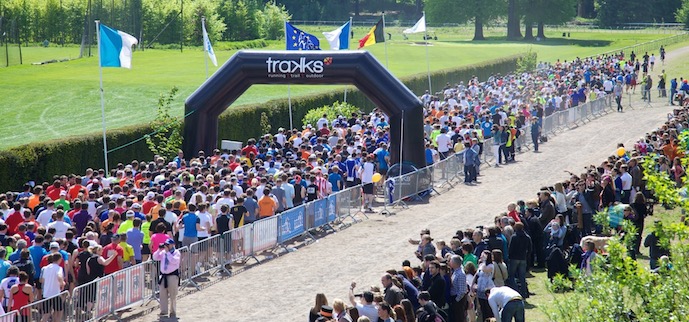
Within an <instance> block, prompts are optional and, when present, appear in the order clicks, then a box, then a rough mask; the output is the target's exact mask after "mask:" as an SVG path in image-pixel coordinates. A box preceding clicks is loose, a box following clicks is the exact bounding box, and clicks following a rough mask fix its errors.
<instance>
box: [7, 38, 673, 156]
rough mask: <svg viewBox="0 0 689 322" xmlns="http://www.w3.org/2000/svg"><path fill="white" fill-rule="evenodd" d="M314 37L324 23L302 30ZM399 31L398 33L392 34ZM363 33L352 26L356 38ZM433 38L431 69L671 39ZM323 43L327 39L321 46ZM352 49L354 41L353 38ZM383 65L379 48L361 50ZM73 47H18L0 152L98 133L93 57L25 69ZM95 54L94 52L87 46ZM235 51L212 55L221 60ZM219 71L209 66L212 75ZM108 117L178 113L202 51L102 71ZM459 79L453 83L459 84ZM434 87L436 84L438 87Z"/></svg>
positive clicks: (411, 61)
mask: <svg viewBox="0 0 689 322" xmlns="http://www.w3.org/2000/svg"><path fill="white" fill-rule="evenodd" d="M304 29H305V30H306V31H308V32H312V33H314V34H318V35H320V32H321V31H325V30H331V29H333V28H332V27H330V26H323V27H313V28H304ZM397 29H399V30H397ZM397 29H396V28H389V29H388V32H390V33H392V34H393V35H394V36H393V40H392V41H390V42H389V43H388V45H387V53H388V61H389V69H390V70H391V71H392V72H393V74H395V75H396V76H406V75H411V74H417V73H425V72H426V68H427V66H426V56H425V55H426V51H425V48H424V46H419V45H416V44H414V42H415V41H416V42H418V41H420V40H421V35H413V36H411V37H410V38H411V39H410V40H408V41H404V40H402V39H401V36H400V35H401V28H397ZM366 31H367V29H365V28H360V27H359V28H355V39H358V38H359V37H361V36H363V35H364V34H365V32H366ZM436 33H437V35H438V37H439V41H437V42H433V46H432V47H430V48H429V50H428V52H429V58H430V68H431V70H438V69H443V68H449V67H455V66H461V65H465V64H470V63H475V62H480V61H485V60H489V59H494V58H498V57H503V56H506V55H511V54H515V53H519V52H524V51H527V50H533V51H535V52H537V53H538V55H539V59H540V60H548V61H552V60H555V59H558V58H561V59H572V58H574V57H576V56H586V55H593V54H596V53H600V52H606V51H610V50H613V49H617V48H621V47H625V46H630V45H634V44H637V43H642V42H646V41H650V40H653V39H659V38H663V37H667V36H669V35H668V34H653V33H619V32H615V33H611V32H605V31H602V32H590V31H586V32H579V33H577V32H574V33H572V35H571V38H566V39H563V38H558V37H561V34H560V33H559V32H551V33H549V34H547V36H548V37H552V38H549V39H547V40H545V41H541V42H537V43H536V42H534V43H524V42H508V41H503V40H500V39H498V38H497V35H492V34H491V33H488V34H487V36H489V37H495V38H489V40H487V41H485V42H478V43H477V42H471V41H470V39H471V35H470V34H468V33H467V30H460V29H456V30H455V29H439V30H437V31H436ZM322 44H323V45H327V44H326V43H325V41H323V43H322ZM282 46H283V45H282V43H281V42H272V45H271V46H270V47H269V48H268V49H282ZM352 46H354V47H356V41H354V40H353V41H352ZM367 49H368V50H370V51H371V52H372V53H373V54H374V55H375V56H376V57H377V58H378V59H379V60H380V61H381V62H382V63H383V64H385V62H386V59H385V46H384V45H383V44H377V45H374V46H370V47H367ZM78 50H79V49H78V48H77V47H66V48H53V47H50V48H42V47H26V48H23V57H24V65H22V66H13V67H9V68H0V115H3V119H4V120H5V122H4V126H3V127H0V137H3V138H4V140H2V141H1V142H0V148H8V147H12V146H17V145H21V144H25V143H30V142H34V141H44V140H50V139H57V138H63V137H67V136H71V135H79V134H85V133H94V132H98V131H100V129H101V123H100V122H101V115H100V101H99V99H100V96H99V93H98V67H97V58H95V57H90V58H84V59H77V60H73V61H70V62H65V63H55V64H47V65H41V66H34V65H31V63H32V62H39V61H45V60H49V59H60V58H75V57H77V56H78ZM92 50H93V51H94V53H95V48H94V49H92ZM233 53H234V51H219V52H217V53H216V55H217V56H218V60H219V61H220V62H223V61H225V60H226V59H228V58H229V57H230V56H231V55H232V54H233ZM216 69H217V68H216V67H214V66H212V65H211V66H210V67H209V70H210V72H211V73H212V72H214V71H215V70H216ZM103 79H104V88H105V97H106V118H107V123H108V128H118V127H123V126H126V125H132V124H141V123H146V122H148V121H150V120H152V119H153V118H154V117H155V112H156V102H157V98H158V96H159V94H160V93H162V92H166V91H168V90H169V89H170V88H171V87H173V86H177V87H178V88H179V89H180V91H179V94H178V96H177V101H176V102H175V104H174V105H175V106H174V109H173V113H174V114H176V115H179V116H182V115H183V109H184V107H183V101H184V99H185V98H186V97H187V96H188V95H189V94H191V93H192V92H193V91H194V90H195V89H196V88H197V87H198V86H199V85H201V84H202V83H203V81H204V80H205V68H204V53H203V52H202V51H201V49H200V48H199V47H187V48H186V49H185V50H184V52H183V53H180V52H179V51H178V50H155V49H153V50H146V51H143V52H141V51H137V52H135V54H134V61H133V68H132V69H131V70H125V69H114V68H108V69H104V71H103ZM458 81H459V80H458ZM438 85H440V84H438ZM330 88H332V86H292V88H291V91H292V95H293V96H298V95H303V94H307V93H315V92H319V91H323V90H326V89H330ZM285 96H286V87H285V86H269V85H261V86H253V87H252V88H251V89H249V91H247V92H246V93H245V94H244V95H243V96H242V97H240V98H239V99H238V100H237V101H236V102H235V103H234V104H233V106H237V105H241V104H247V103H260V102H266V101H268V100H271V99H277V98H284V97H285Z"/></svg>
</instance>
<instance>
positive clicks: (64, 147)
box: [0, 55, 522, 190]
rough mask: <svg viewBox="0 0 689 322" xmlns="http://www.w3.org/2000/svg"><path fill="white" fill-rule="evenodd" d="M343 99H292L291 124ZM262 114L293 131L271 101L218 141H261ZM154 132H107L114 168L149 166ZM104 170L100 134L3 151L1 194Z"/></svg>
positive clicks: (464, 70) (231, 121)
mask: <svg viewBox="0 0 689 322" xmlns="http://www.w3.org/2000/svg"><path fill="white" fill-rule="evenodd" d="M521 56H522V55H516V56H510V57H505V58H501V59H497V60H493V61H489V62H484V63H479V64H473V65H468V66H463V67H459V68H451V69H445V70H440V71H436V72H434V73H432V74H431V80H432V83H433V84H434V85H433V87H434V88H436V89H440V88H442V86H444V85H445V84H447V83H452V84H454V83H457V82H459V81H466V80H468V79H470V78H471V77H472V76H477V77H479V79H486V78H488V77H489V76H490V75H492V74H495V73H502V74H505V73H509V72H511V71H514V70H515V69H516V67H517V59H518V58H519V57H521ZM401 80H402V82H403V83H404V84H405V85H406V86H407V87H408V88H409V89H411V90H412V91H413V92H415V93H422V92H423V91H424V90H425V89H427V88H428V87H427V86H428V78H427V75H426V74H425V73H422V74H417V75H412V76H408V77H404V78H402V79H401ZM343 95H344V92H343V90H333V91H329V92H325V93H319V94H312V95H305V96H300V97H295V98H292V114H293V120H296V121H297V123H295V124H294V126H295V127H301V126H302V124H299V123H298V122H299V120H303V119H304V117H305V116H306V114H307V113H308V112H309V111H310V110H311V109H313V108H314V107H317V106H326V105H331V104H333V102H337V101H340V100H342V98H343ZM347 103H349V104H351V105H354V106H357V107H359V108H360V109H361V110H362V111H364V112H368V111H371V110H372V109H373V108H374V107H375V105H374V104H373V103H372V102H371V101H370V100H369V99H368V98H367V97H366V95H364V94H363V93H362V92H360V91H359V90H356V89H355V90H351V89H350V90H349V92H348V94H347ZM262 114H265V116H266V117H267V119H268V121H269V124H270V125H271V127H272V128H273V129H277V128H279V127H285V128H287V127H289V107H288V102H287V99H279V100H272V101H269V102H266V103H261V104H255V105H243V106H238V107H230V108H228V109H227V110H226V111H225V112H224V113H222V114H221V115H220V117H219V119H218V138H219V139H232V140H238V141H245V140H247V139H248V138H251V137H254V138H255V137H259V136H260V135H262V134H264V133H262V132H263V131H262V129H261V126H260V123H259V120H261V115H262ZM151 132H152V130H151V128H150V126H149V125H147V124H144V125H135V126H130V127H125V128H121V129H117V130H110V131H108V147H109V148H110V150H111V151H112V152H110V153H109V154H108V158H109V163H110V167H111V168H112V167H114V166H115V165H116V164H117V163H118V162H131V161H132V160H135V159H136V160H150V159H151V158H152V155H153V153H152V152H151V151H150V149H149V148H148V146H147V145H146V142H145V140H144V136H145V135H146V134H149V133H151ZM132 142H133V143H132ZM119 147H122V148H119ZM113 149H116V150H114V151H113ZM103 165H104V160H103V140H102V136H101V135H99V134H91V135H84V136H76V137H69V138H64V139H59V140H53V141H48V142H36V143H31V144H27V145H22V146H19V147H16V148H11V149H8V150H3V151H0V178H1V179H0V190H16V189H18V188H20V187H21V186H22V184H24V183H25V182H26V181H28V180H36V181H37V182H43V181H48V180H50V179H52V177H53V176H54V175H62V174H70V173H74V174H82V173H84V170H85V169H86V168H94V169H97V168H102V167H103Z"/></svg>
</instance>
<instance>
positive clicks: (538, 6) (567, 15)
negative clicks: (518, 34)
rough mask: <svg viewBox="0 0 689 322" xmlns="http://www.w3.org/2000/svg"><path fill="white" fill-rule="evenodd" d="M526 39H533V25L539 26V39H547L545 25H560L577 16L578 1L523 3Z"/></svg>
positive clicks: (533, 1)
mask: <svg viewBox="0 0 689 322" xmlns="http://www.w3.org/2000/svg"><path fill="white" fill-rule="evenodd" d="M522 5H523V7H522V8H523V10H524V11H523V12H524V13H525V14H524V24H525V25H526V35H525V36H524V38H525V39H533V24H534V23H535V24H536V25H537V34H536V37H538V38H541V39H543V38H545V25H546V24H549V25H559V24H563V23H566V22H568V21H570V20H571V19H572V18H574V17H575V16H576V6H577V0H524V1H523V2H522Z"/></svg>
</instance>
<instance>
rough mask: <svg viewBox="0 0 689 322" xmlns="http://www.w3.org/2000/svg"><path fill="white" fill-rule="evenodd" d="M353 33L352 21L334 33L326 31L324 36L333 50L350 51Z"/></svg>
mask: <svg viewBox="0 0 689 322" xmlns="http://www.w3.org/2000/svg"><path fill="white" fill-rule="evenodd" d="M350 31H351V21H347V23H345V24H344V25H342V26H340V28H337V29H335V30H333V31H324V32H323V35H324V36H325V39H327V40H328V43H329V44H330V49H331V50H343V49H349V33H350Z"/></svg>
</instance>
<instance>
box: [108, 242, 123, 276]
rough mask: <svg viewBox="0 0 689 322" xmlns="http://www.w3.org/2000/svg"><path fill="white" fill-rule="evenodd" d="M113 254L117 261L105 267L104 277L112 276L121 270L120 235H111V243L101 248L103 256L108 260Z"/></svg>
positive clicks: (121, 251)
mask: <svg viewBox="0 0 689 322" xmlns="http://www.w3.org/2000/svg"><path fill="white" fill-rule="evenodd" d="M113 252H115V253H117V260H114V261H112V262H111V263H110V264H108V265H106V266H105V269H104V270H103V273H105V275H108V274H112V273H114V272H117V271H119V270H121V269H122V262H123V259H124V249H122V247H121V246H120V235H118V234H115V235H112V242H111V243H110V244H108V245H107V246H105V247H103V254H105V256H107V257H108V258H110V256H112V254H113Z"/></svg>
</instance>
